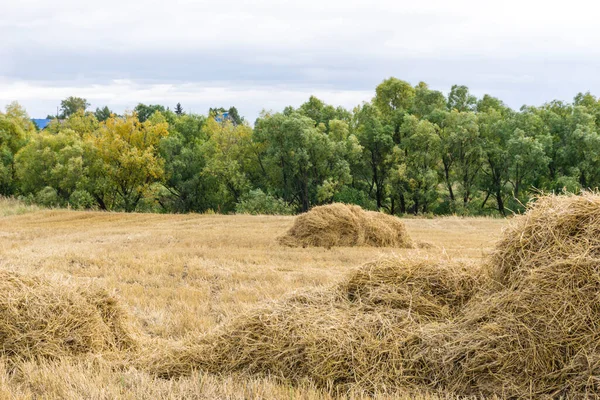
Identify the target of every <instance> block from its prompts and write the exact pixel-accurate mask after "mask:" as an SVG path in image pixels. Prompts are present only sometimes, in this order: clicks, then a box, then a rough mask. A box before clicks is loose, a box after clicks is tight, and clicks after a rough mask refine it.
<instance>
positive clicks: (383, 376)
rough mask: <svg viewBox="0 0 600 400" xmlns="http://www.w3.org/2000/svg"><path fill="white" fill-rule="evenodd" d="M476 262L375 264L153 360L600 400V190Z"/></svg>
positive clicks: (365, 385) (552, 207)
mask: <svg viewBox="0 0 600 400" xmlns="http://www.w3.org/2000/svg"><path fill="white" fill-rule="evenodd" d="M469 268H470V267H468V266H464V265H461V264H455V263H451V262H445V261H444V262H442V261H414V260H405V259H392V260H382V261H379V262H376V263H371V264H369V265H366V266H365V267H363V268H362V269H360V270H359V271H357V272H355V273H354V274H353V275H352V276H350V277H349V278H348V279H347V280H345V281H344V282H342V283H341V284H340V285H338V286H336V287H332V288H329V289H326V290H321V291H319V292H310V293H305V294H299V295H295V296H294V297H291V298H289V299H287V300H285V301H282V302H279V303H277V304H273V305H271V306H266V307H265V308H263V309H261V310H258V311H255V312H254V313H251V314H248V315H242V316H240V317H239V318H238V319H237V320H235V321H234V322H233V323H232V324H229V325H225V326H223V327H221V328H220V329H219V330H217V331H216V332H214V333H212V334H209V335H207V336H205V337H202V338H200V339H198V340H195V341H192V342H190V343H187V344H186V345H182V346H180V347H179V348H176V349H171V350H170V351H166V352H163V353H162V354H158V355H155V356H154V357H153V358H151V359H150V360H148V362H147V366H148V368H149V369H151V370H152V371H154V372H155V373H157V374H160V375H163V376H173V375H178V374H181V373H187V372H189V371H191V370H192V369H194V368H201V369H203V370H206V371H212V372H232V371H239V372H246V373H258V374H269V375H274V376H280V377H282V378H284V379H288V380H291V381H298V380H305V379H308V380H310V381H312V382H314V383H315V384H318V385H320V386H322V387H325V388H330V389H331V388H337V389H340V388H341V390H345V389H348V388H352V387H354V388H359V389H363V390H367V391H372V390H378V391H395V390H406V389H410V388H415V389H417V390H419V391H428V390H429V391H443V392H445V393H449V394H454V395H458V396H481V395H484V396H487V395H496V396H500V397H503V398H505V397H509V398H561V397H562V398H565V397H566V398H597V397H598V393H600V196H599V195H596V194H585V195H583V196H570V197H567V196H565V197H563V196H549V197H544V198H541V199H539V200H538V201H537V202H536V203H535V204H533V205H532V207H531V209H530V210H529V211H528V212H527V214H526V215H524V216H521V217H517V218H515V220H514V222H513V224H512V225H511V228H510V229H508V230H507V231H506V232H505V234H504V237H503V239H502V240H501V241H500V242H499V243H498V245H497V247H496V250H495V251H494V254H493V255H492V256H491V257H490V259H489V260H488V261H487V262H486V263H485V268H481V269H480V268H473V269H472V270H470V269H469ZM471 271H472V273H471ZM337 389H336V390H337Z"/></svg>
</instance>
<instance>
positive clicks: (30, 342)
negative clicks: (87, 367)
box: [0, 271, 137, 361]
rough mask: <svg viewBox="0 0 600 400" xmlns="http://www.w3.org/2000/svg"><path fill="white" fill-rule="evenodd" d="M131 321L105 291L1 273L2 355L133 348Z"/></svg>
mask: <svg viewBox="0 0 600 400" xmlns="http://www.w3.org/2000/svg"><path fill="white" fill-rule="evenodd" d="M134 335H135V332H134V329H133V328H131V323H130V321H128V320H127V318H126V315H125V313H124V312H123V311H122V310H121V308H120V306H119V305H118V304H116V300H115V299H114V298H112V297H111V296H109V295H108V293H106V291H104V290H98V289H91V288H82V289H81V290H80V291H78V290H75V289H73V288H72V287H71V286H69V285H59V284H55V283H52V282H49V281H47V280H45V279H40V278H35V277H29V276H24V275H21V274H17V273H11V272H6V271H0V338H1V340H2V347H1V348H0V356H2V357H5V358H7V359H10V360H12V361H20V360H23V359H36V358H51V359H57V358H60V357H65V356H76V355H81V354H86V353H96V354H97V353H105V352H111V351H119V350H129V349H133V348H135V347H136V346H137V343H136V340H135V338H134Z"/></svg>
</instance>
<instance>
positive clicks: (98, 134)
mask: <svg viewBox="0 0 600 400" xmlns="http://www.w3.org/2000/svg"><path fill="white" fill-rule="evenodd" d="M168 127H169V124H168V123H167V122H166V121H165V119H164V117H163V116H162V115H160V114H159V113H156V114H154V115H153V116H152V117H151V118H150V119H148V120H147V121H145V122H140V121H139V119H138V117H137V115H136V114H135V113H132V114H125V115H124V116H123V117H116V116H111V117H110V118H108V119H107V120H106V121H104V122H102V123H100V126H99V128H98V129H97V130H95V131H94V132H92V133H89V134H86V136H85V139H84V140H85V143H86V152H87V154H86V155H87V157H85V158H86V160H87V162H88V163H89V166H88V174H89V184H88V189H87V190H88V192H89V193H90V194H91V195H92V196H93V197H94V198H95V199H96V201H97V203H98V206H99V207H100V208H102V209H105V210H111V209H123V210H125V211H135V209H136V207H137V205H138V204H139V202H140V200H141V199H142V198H143V197H144V196H145V195H147V194H148V193H149V190H150V188H151V187H152V185H153V184H154V183H156V182H160V180H161V179H162V178H163V175H164V165H163V164H164V162H163V160H162V159H161V158H160V157H159V154H158V143H159V141H160V140H161V139H162V138H163V137H165V136H167V135H168Z"/></svg>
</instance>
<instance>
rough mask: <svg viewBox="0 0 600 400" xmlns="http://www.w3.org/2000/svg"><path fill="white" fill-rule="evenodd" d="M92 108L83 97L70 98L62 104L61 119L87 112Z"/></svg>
mask: <svg viewBox="0 0 600 400" xmlns="http://www.w3.org/2000/svg"><path fill="white" fill-rule="evenodd" d="M89 106H90V103H88V102H87V100H86V99H84V98H81V97H73V96H69V97H67V98H66V99H64V100H62V101H61V102H60V111H61V114H60V117H61V118H69V117H70V116H71V115H73V114H75V113H76V112H78V111H82V112H85V110H87V108H88V107H89Z"/></svg>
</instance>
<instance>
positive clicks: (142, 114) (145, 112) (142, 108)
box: [133, 103, 167, 122]
mask: <svg viewBox="0 0 600 400" xmlns="http://www.w3.org/2000/svg"><path fill="white" fill-rule="evenodd" d="M133 111H134V112H135V113H136V114H137V119H138V120H139V121H140V122H146V121H147V120H148V119H150V117H152V115H154V113H156V112H158V113H161V114H165V113H166V111H167V110H165V107H164V106H161V105H158V104H149V105H146V104H143V103H139V104H138V105H137V106H135V108H134V109H133Z"/></svg>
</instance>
